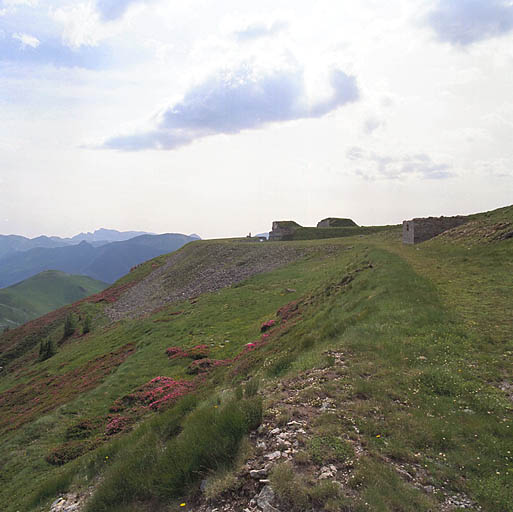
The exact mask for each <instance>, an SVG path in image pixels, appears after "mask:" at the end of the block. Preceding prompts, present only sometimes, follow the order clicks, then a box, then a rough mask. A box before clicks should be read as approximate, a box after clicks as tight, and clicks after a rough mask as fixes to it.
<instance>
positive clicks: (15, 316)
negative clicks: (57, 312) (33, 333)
mask: <svg viewBox="0 0 513 512" xmlns="http://www.w3.org/2000/svg"><path fill="white" fill-rule="evenodd" d="M107 286H108V284H106V283H102V282H101V281H96V280H95V279H91V278H90V277H87V276H76V275H70V274H66V273H64V272H60V271H57V270H47V271H45V272H41V273H40V274H37V275H36V276H33V277H31V278H29V279H26V280H25V281H22V282H20V283H17V284H15V285H12V286H9V287H8V288H3V289H1V290H0V329H3V328H5V327H9V328H12V327H16V326H17V325H21V324H23V323H25V322H28V321H29V320H32V319H34V318H37V317H39V316H41V315H44V314H46V313H48V312H50V311H53V310H54V309H57V308H60V307H62V306H64V305H66V304H71V303H72V302H75V301H77V300H80V299H83V298H84V297H87V296H88V295H92V294H94V293H98V292H100V291H102V290H104V289H105V288H106V287H107Z"/></svg>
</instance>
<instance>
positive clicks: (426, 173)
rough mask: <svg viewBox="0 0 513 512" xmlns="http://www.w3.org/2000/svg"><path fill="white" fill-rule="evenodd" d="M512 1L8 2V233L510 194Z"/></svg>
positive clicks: (3, 141) (222, 222)
mask: <svg viewBox="0 0 513 512" xmlns="http://www.w3.org/2000/svg"><path fill="white" fill-rule="evenodd" d="M512 91H513V2H512V1H511V0H443V1H436V0H389V1H388V2H382V1H380V0H359V1H358V2H354V1H352V0H333V1H330V0H319V1H318V2H311V1H303V0H294V1H292V0H286V1H285V0H272V1H269V0H260V1H259V2H253V1H252V2H249V1H246V0H218V1H216V2H212V1H207V0H188V1H187V2H169V1H168V0H73V1H71V0H0V120H1V123H0V233H2V234H11V233H15V234H21V235H25V236H30V237H33V236H38V235H41V234H46V235H59V236H72V235H74V234H76V233H79V232H82V231H92V230H94V229H96V228H99V227H106V228H114V229H119V230H143V231H150V232H155V233H163V232H181V233H198V234H199V235H200V236H202V237H203V238H218V237H228V236H243V235H246V234H247V233H248V232H252V233H253V234H255V233H260V232H264V231H268V230H270V228H271V223H272V221H273V220H289V219H290V220H295V221H297V222H299V223H300V224H302V225H305V226H309V225H315V224H316V223H317V222H318V221H319V220H321V219H323V218H325V217H350V218H352V219H353V220H355V222H357V223H358V224H360V225H377V224H397V223H400V222H401V221H402V220H404V219H409V218H412V217H421V216H428V215H437V216H438V215H456V214H468V213H475V212H479V211H485V210H491V209H494V208H499V207H501V206H506V205H509V204H512V203H513V141H512V133H513V92H512Z"/></svg>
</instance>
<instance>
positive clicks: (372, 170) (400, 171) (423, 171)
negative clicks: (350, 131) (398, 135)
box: [346, 146, 455, 180]
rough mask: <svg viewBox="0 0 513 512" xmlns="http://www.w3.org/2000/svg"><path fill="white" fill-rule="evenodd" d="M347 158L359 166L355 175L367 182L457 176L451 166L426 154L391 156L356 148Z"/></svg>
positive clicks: (439, 178)
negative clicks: (409, 177) (438, 161)
mask: <svg viewBox="0 0 513 512" xmlns="http://www.w3.org/2000/svg"><path fill="white" fill-rule="evenodd" d="M346 157H347V159H348V160H349V161H352V162H354V163H355V164H356V165H357V166H358V167H357V168H356V169H355V173H356V174H357V175H358V176H360V177H362V178H364V179H366V180H376V179H386V180H397V179H404V178H407V177H408V176H414V177H417V178H421V179H428V180H441V179H446V178H451V177H453V176H455V174H454V172H453V171H452V170H451V165H450V164H447V163H437V162H434V161H433V160H432V158H431V157H430V156H429V155H426V154H425V153H417V154H413V155H410V154H406V155H399V156H396V155H393V156H391V155H382V154H378V153H375V152H373V151H365V150H364V149H362V148H360V147H356V146H355V147H351V148H349V149H348V150H347V152H346Z"/></svg>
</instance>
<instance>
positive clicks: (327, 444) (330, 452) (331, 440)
mask: <svg viewBox="0 0 513 512" xmlns="http://www.w3.org/2000/svg"><path fill="white" fill-rule="evenodd" d="M308 451H309V453H310V458H311V459H312V461H313V462H315V463H316V464H319V465H320V464H327V463H330V462H340V463H343V464H345V463H348V462H349V461H351V459H352V458H353V457H354V450H353V447H352V446H351V445H350V444H349V443H348V442H347V441H344V440H343V439H341V438H340V437H337V436H333V435H328V436H314V437H312V438H311V439H310V441H309V443H308Z"/></svg>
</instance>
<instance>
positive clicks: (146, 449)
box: [86, 397, 262, 512]
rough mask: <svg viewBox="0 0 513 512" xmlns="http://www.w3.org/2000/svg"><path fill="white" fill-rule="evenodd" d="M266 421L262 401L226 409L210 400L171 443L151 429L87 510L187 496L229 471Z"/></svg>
mask: <svg viewBox="0 0 513 512" xmlns="http://www.w3.org/2000/svg"><path fill="white" fill-rule="evenodd" d="M261 420H262V403H261V400H260V399H259V398H258V397H252V398H250V399H244V400H242V401H240V400H233V399H232V400H229V401H227V402H226V403H224V404H221V405H217V401H212V400H210V401H208V402H206V403H204V404H203V405H201V406H200V407H199V408H197V409H196V410H194V411H193V412H191V413H189V414H188V415H187V416H186V417H185V418H184V420H183V421H182V422H181V431H180V432H179V433H178V435H176V436H174V437H172V438H171V439H169V440H168V441H167V442H166V441H165V437H164V438H163V436H162V434H160V435H159V431H158V429H155V428H152V429H148V431H147V432H146V433H145V434H144V435H143V436H142V437H141V438H140V439H139V440H138V441H137V443H135V444H134V445H133V446H131V447H130V448H129V449H125V450H123V451H122V452H121V453H120V454H118V455H117V457H116V460H115V461H114V463H113V465H112V467H111V468H109V470H108V471H106V473H105V478H104V480H103V482H102V484H101V485H100V487H99V488H98V490H97V492H96V493H95V495H94V496H93V498H92V499H91V501H90V502H89V504H88V507H87V508H86V510H87V511H90V512H92V511H94V512H102V511H107V510H111V509H110V507H112V506H113V505H115V504H120V503H121V504H130V503H132V502H134V500H136V499H150V498H151V499H158V500H161V501H167V500H169V499H173V498H177V497H180V496H182V495H183V494H184V493H186V492H187V489H188V488H189V487H190V486H191V485H192V484H193V483H194V482H196V481H198V479H200V478H201V476H202V475H205V474H207V473H208V472H209V471H217V470H221V469H223V468H228V467H229V466H230V465H231V464H232V463H233V462H234V460H235V458H236V456H237V454H238V453H239V448H240V444H241V441H242V439H243V438H244V436H245V435H246V434H247V433H248V432H249V431H250V430H251V429H252V428H256V427H257V426H258V425H259V424H260V422H261ZM159 423H160V426H161V427H162V426H163V425H162V422H159ZM166 430H167V429H165V428H164V431H166Z"/></svg>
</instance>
